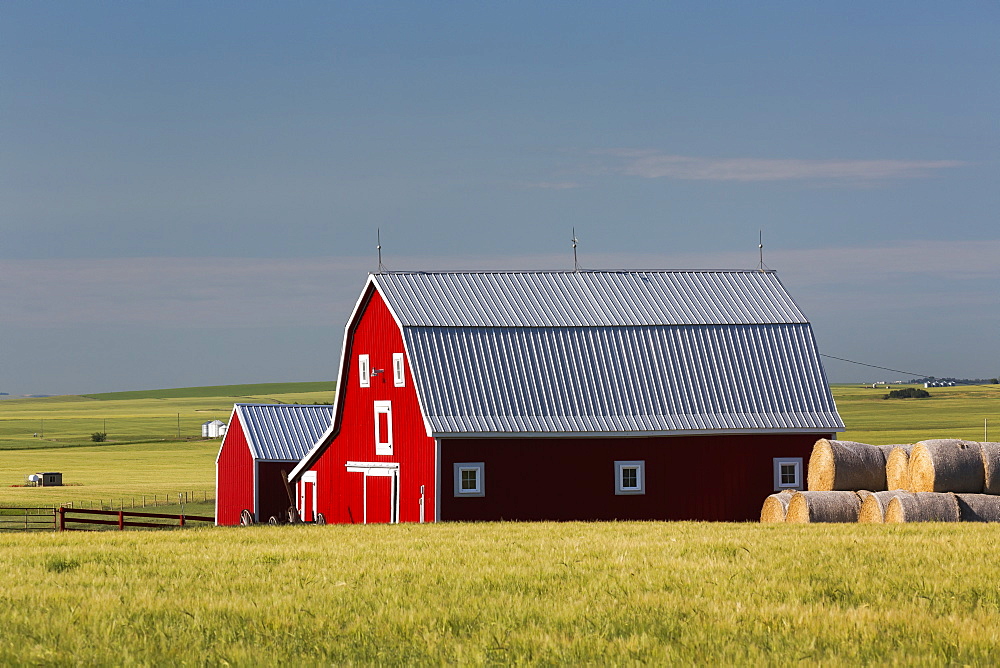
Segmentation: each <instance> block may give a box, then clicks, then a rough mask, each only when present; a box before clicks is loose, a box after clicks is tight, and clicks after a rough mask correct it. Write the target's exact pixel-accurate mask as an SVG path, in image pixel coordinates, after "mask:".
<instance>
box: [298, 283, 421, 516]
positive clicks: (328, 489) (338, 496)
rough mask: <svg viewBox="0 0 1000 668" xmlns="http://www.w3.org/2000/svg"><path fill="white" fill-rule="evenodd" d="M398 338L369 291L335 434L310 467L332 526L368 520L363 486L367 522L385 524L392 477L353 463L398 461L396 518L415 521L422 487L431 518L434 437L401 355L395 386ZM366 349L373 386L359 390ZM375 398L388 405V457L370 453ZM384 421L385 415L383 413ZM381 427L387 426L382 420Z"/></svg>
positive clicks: (353, 334)
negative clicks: (352, 469)
mask: <svg viewBox="0 0 1000 668" xmlns="http://www.w3.org/2000/svg"><path fill="white" fill-rule="evenodd" d="M401 352H404V350H403V338H402V334H401V332H400V330H399V327H398V326H397V325H396V321H395V320H394V319H393V317H392V314H391V313H390V312H389V309H388V308H387V307H386V305H385V302H384V301H383V300H382V297H381V296H380V295H379V294H378V293H377V292H376V291H374V290H371V291H370V292H369V294H368V296H367V303H364V304H363V305H362V307H361V309H360V310H359V312H358V314H357V316H356V319H355V321H354V322H353V323H352V330H350V331H348V345H347V347H346V349H345V351H344V355H345V361H344V371H345V373H344V374H343V376H342V377H341V379H340V382H341V383H342V385H341V388H340V391H341V392H342V393H343V395H342V398H341V401H342V404H341V410H342V413H341V420H342V421H341V424H340V431H339V433H338V434H337V436H336V438H335V439H334V441H333V443H332V444H331V445H330V447H328V448H327V450H326V451H325V452H324V453H323V454H322V456H321V457H320V459H319V461H317V462H316V465H315V466H314V467H313V470H314V471H316V476H317V511H318V512H321V513H323V514H324V516H325V517H326V519H327V521H328V522H332V523H361V522H363V521H364V519H363V518H364V517H365V507H364V506H365V488H366V487H367V489H368V497H369V503H368V518H369V522H373V521H376V520H377V521H388V513H389V509H390V506H389V503H390V496H391V495H390V494H389V491H388V490H389V487H387V486H388V485H390V483H389V482H388V481H389V480H390V478H389V477H381V479H378V480H376V479H375V477H370V478H369V479H368V484H367V485H366V484H365V480H364V479H365V477H366V476H365V474H363V473H349V472H347V470H346V468H345V464H346V462H348V461H351V462H395V463H398V464H399V519H400V521H402V522H417V521H419V519H420V506H419V500H420V486H421V485H424V486H425V497H426V502H425V503H426V507H425V517H426V518H427V520H428V521H431V520H433V518H434V483H435V480H434V450H435V446H434V439H432V438H428V437H427V431H426V427H425V426H424V420H423V417H422V415H421V413H420V406H419V402H418V401H417V395H416V391H415V389H414V384H413V376H412V375H411V373H410V363H409V360H406V363H405V366H406V369H405V377H406V378H405V386H404V387H396V386H395V385H394V383H393V370H392V369H393V367H392V355H393V353H401ZM359 354H366V355H368V356H369V359H370V369H371V370H372V371H375V370H378V369H381V370H382V372H381V373H379V374H377V375H375V376H371V379H370V380H371V383H370V387H360V384H359V381H358V355H359ZM375 401H391V402H392V441H393V453H392V455H377V454H375V411H374V402H375ZM383 420H384V418H383ZM383 424H384V423H383Z"/></svg>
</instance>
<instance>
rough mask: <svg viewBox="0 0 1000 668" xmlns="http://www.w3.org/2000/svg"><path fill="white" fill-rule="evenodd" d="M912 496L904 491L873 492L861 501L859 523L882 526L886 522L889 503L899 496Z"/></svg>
mask: <svg viewBox="0 0 1000 668" xmlns="http://www.w3.org/2000/svg"><path fill="white" fill-rule="evenodd" d="M908 494H912V492H904V491H903V490H899V489H896V490H891V491H886V492H872V493H871V494H867V495H865V496H864V497H863V498H862V500H861V512H860V513H858V522H862V523H865V524H882V523H883V522H885V510H886V507H887V506H888V505H889V501H891V500H892V499H894V498H896V497H897V496H904V495H908Z"/></svg>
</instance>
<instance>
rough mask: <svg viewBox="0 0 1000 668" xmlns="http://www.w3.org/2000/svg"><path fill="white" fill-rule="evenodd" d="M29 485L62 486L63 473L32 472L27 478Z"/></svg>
mask: <svg viewBox="0 0 1000 668" xmlns="http://www.w3.org/2000/svg"><path fill="white" fill-rule="evenodd" d="M27 481H28V485H30V486H32V487H61V486H62V484H63V476H62V473H52V472H50V473H32V474H31V475H29V476H28V478H27Z"/></svg>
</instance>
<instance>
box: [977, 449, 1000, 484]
mask: <svg viewBox="0 0 1000 668" xmlns="http://www.w3.org/2000/svg"><path fill="white" fill-rule="evenodd" d="M979 448H980V449H981V450H982V454H983V473H984V476H983V477H984V481H983V493H984V494H1000V443H980V444H979Z"/></svg>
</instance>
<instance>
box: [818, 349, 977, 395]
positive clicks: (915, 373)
mask: <svg viewBox="0 0 1000 668" xmlns="http://www.w3.org/2000/svg"><path fill="white" fill-rule="evenodd" d="M819 356H820V357H827V358H829V359H832V360H840V361H841V362H849V363H850V364H857V365H860V366H867V367H871V368H873V369H882V370H883V371H893V372H895V373H905V374H907V375H910V376H913V377H915V378H937V376H932V375H930V374H929V373H917V372H916V371H901V370H900V369H890V368H889V367H887V366H879V365H878V364H867V363H865V362H856V361H855V360H849V359H846V358H844V357H836V356H835V355H824V354H823V353H820V354H819ZM993 384H994V383H980V384H978V385H971V384H970V385H963V387H989V386H990V385H993Z"/></svg>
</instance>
